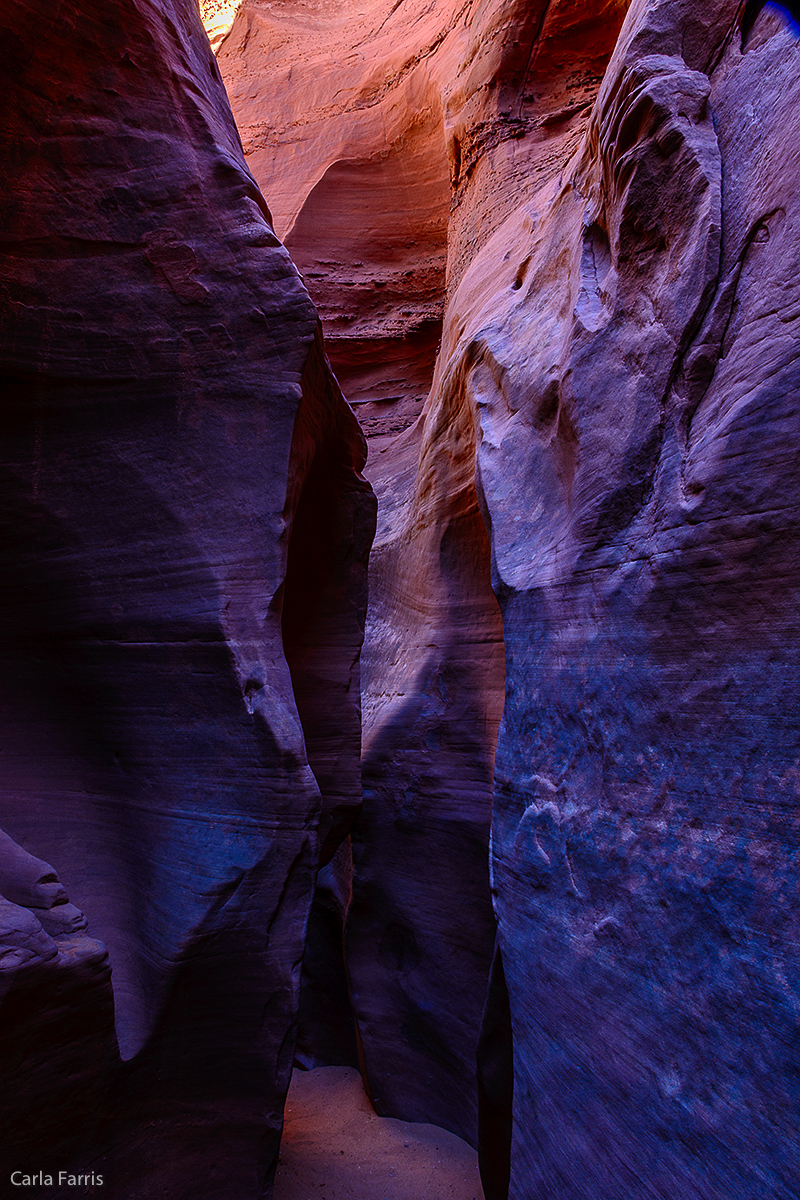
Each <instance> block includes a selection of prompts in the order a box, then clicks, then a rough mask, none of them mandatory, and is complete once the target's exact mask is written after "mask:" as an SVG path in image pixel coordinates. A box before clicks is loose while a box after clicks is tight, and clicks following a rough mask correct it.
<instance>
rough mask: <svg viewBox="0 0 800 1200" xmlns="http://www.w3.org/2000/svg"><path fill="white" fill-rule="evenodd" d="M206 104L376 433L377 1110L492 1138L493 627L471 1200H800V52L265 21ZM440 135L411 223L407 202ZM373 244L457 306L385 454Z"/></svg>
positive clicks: (388, 20) (683, 8) (478, 15)
mask: <svg viewBox="0 0 800 1200" xmlns="http://www.w3.org/2000/svg"><path fill="white" fill-rule="evenodd" d="M220 65H221V67H222V70H223V73H224V75H225V77H226V80H227V82H228V86H229V89H230V92H231V96H232V103H233V107H234V111H235V113H236V115H237V119H238V121H239V123H240V127H241V129H242V131H243V136H244V141H245V151H246V153H247V156H248V161H249V163H250V165H251V166H252V168H253V170H254V172H255V174H256V176H257V177H258V178H259V180H261V181H263V182H264V184H265V186H269V183H268V181H275V182H276V187H275V193H274V194H275V203H276V213H277V214H278V216H277V218H276V221H277V225H278V228H279V231H280V233H281V235H282V236H284V237H285V238H286V241H287V244H288V245H292V244H293V241H296V245H297V253H298V260H299V262H300V263H301V267H302V269H303V270H304V271H305V272H306V274H307V277H308V284H309V288H310V289H311V291H312V294H313V292H314V289H315V288H316V289H317V294H318V295H319V298H320V303H321V308H322V315H323V321H327V322H329V323H330V326H331V329H332V330H333V332H334V334H335V335H336V336H337V337H338V336H341V337H342V338H343V339H345V340H343V341H342V343H341V345H342V350H343V355H342V358H341V359H340V360H338V362H337V359H336V353H337V351H336V349H335V348H334V350H333V360H334V364H335V365H338V366H339V369H340V371H341V374H342V378H343V379H345V380H346V386H345V391H347V388H348V387H350V388H351V389H352V391H353V395H354V399H367V400H368V401H369V403H367V404H365V405H364V407H363V408H360V409H359V412H360V413H361V414H362V415H363V417H364V426H365V428H366V429H367V431H368V432H370V433H372V434H373V435H374V437H375V441H374V442H373V445H374V451H375V452H374V454H373V458H372V465H371V467H370V470H371V477H372V479H373V481H374V484H375V487H376V490H377V492H378V494H379V499H380V504H381V513H380V517H379V532H378V537H377V540H376V551H375V555H374V559H373V576H372V579H373V597H374V599H373V602H372V607H371V617H370V626H369V632H368V638H367V647H366V651H365V664H366V669H365V677H364V685H365V692H364V703H365V717H366V723H365V759H364V779H365V794H366V796H367V797H368V800H369V803H368V804H367V805H366V807H365V812H364V817H363V819H362V820H361V822H360V823H359V825H358V827H357V829H356V830H355V832H354V837H353V845H354V877H353V885H352V886H353V901H352V905H351V908H350V916H349V922H348V925H349V929H348V935H347V953H348V958H349V962H350V968H349V969H350V979H351V986H352V991H353V1001H354V1008H355V1012H356V1016H357V1019H358V1023H359V1027H360V1029H361V1031H362V1036H363V1054H364V1062H365V1065H366V1073H367V1077H368V1079H369V1081H370V1084H371V1087H372V1089H373V1094H374V1096H375V1099H376V1102H377V1103H378V1105H379V1108H380V1111H383V1112H393V1113H395V1114H396V1115H400V1116H403V1117H410V1116H416V1118H417V1119H423V1118H424V1119H433V1120H438V1121H440V1122H441V1123H443V1124H449V1127H450V1128H454V1129H457V1130H458V1131H459V1132H464V1131H465V1130H467V1131H468V1130H470V1129H473V1130H474V1117H475V1114H474V1102H473V1100H472V1098H470V1099H468V1100H465V1099H464V1095H463V1091H464V1090H465V1089H466V1087H467V1083H466V1081H467V1079H468V1071H469V1068H468V1052H467V1047H468V1046H474V1043H475V1040H476V1035H477V1029H476V1024H477V1022H476V1008H479V1007H480V1003H477V1002H476V1005H474V1006H472V1007H471V1006H470V1003H469V993H470V992H473V993H474V995H475V996H476V997H477V995H478V992H480V995H481V997H482V996H483V993H484V989H485V977H486V975H487V974H488V957H489V942H490V940H491V923H490V921H489V920H488V917H487V908H486V906H485V899H483V900H481V899H480V897H479V893H480V891H481V887H482V884H480V883H479V874H480V871H481V867H480V865H479V863H480V859H481V852H480V851H479V849H478V847H479V845H480V842H481V839H482V836H483V835H484V832H485V823H486V819H487V816H488V803H489V787H490V779H491V773H492V753H493V748H494V747H493V730H494V727H495V722H496V719H497V715H498V711H499V710H498V705H497V699H496V698H497V694H498V688H499V687H500V686H501V683H502V664H500V663H498V658H497V652H498V647H499V646H500V637H501V633H500V629H501V626H500V622H499V620H498V611H497V609H496V608H495V606H494V601H493V598H492V592H493V593H494V595H495V596H496V598H497V602H498V603H499V609H500V614H501V615H502V639H503V642H504V647H505V669H506V683H505V708H504V715H503V720H502V725H501V728H500V735H499V742H498V746H497V763H496V772H495V783H494V789H495V790H494V816H493V831H492V851H491V875H492V879H491V883H492V893H493V898H494V906H495V914H496V917H497V922H498V927H499V942H498V944H499V956H498V958H497V959H496V961H495V968H494V970H493V973H492V981H493V982H492V986H491V988H490V991H489V1000H488V1003H487V1006H486V1013H485V1023H484V1036H483V1038H482V1040H481V1047H480V1056H481V1063H482V1068H481V1071H482V1082H481V1095H482V1106H483V1131H484V1133H483V1138H482V1151H483V1155H484V1166H485V1175H484V1185H485V1188H486V1193H487V1197H492V1198H493V1197H501V1196H505V1195H508V1194H510V1195H511V1196H512V1197H514V1200H533V1198H534V1197H544V1196H547V1197H559V1198H560V1197H563V1198H564V1200H566V1198H567V1197H569V1198H570V1200H575V1198H576V1197H582V1198H585V1200H597V1198H598V1197H606V1196H625V1197H636V1198H639V1197H641V1198H644V1197H645V1196H646V1197H659V1198H661V1197H667V1196H672V1195H675V1194H679V1195H681V1196H685V1197H697V1200H700V1198H702V1200H710V1198H712V1197H713V1198H716V1197H719V1198H720V1200H721V1198H722V1197H729V1196H735V1197H747V1198H750V1197H753V1198H754V1197H756V1196H759V1195H763V1194H765V1193H766V1194H769V1195H770V1196H775V1197H781V1198H783V1197H785V1198H786V1200H788V1198H789V1197H790V1196H792V1195H794V1194H796V1192H797V1191H798V1188H799V1187H800V1178H799V1177H798V1169H799V1167H800V1163H799V1162H798V1149H799V1148H798V1136H797V1127H798V1100H800V1093H799V1092H798V1082H797V1074H796V1061H795V1059H796V1055H795V1051H794V1049H793V1047H795V1046H796V1042H797V1036H798V1027H797V995H798V983H800V979H799V978H798V961H797V953H796V946H797V940H798V930H797V878H796V807H797V764H798V762H800V721H798V714H797V700H796V696H797V689H798V657H797V620H798V618H797V612H798V607H797V601H798V583H799V580H798V568H797V561H798V545H797V537H798V526H797V505H798V482H797V479H798V476H797V455H798V439H799V438H800V422H798V399H797V396H798V384H799V383H800V380H798V368H797V365H796V361H797V354H798V346H799V345H800V341H799V338H798V333H799V332H800V331H798V328H797V313H798V311H800V310H799V309H798V304H797V295H796V291H797V284H796V281H797V278H798V249H797V247H798V236H797V234H798V230H797V223H798V221H799V220H800V211H798V205H797V200H796V192H797V173H798V169H799V168H798V164H797V162H796V161H795V160H796V155H795V151H794V146H795V144H796V143H797V129H796V126H797V124H798V121H800V55H799V52H798V43H797V40H796V37H795V33H794V31H793V29H792V27H791V26H790V25H789V23H788V21H787V18H786V16H785V15H784V14H783V13H782V12H781V11H780V10H778V9H777V8H776V7H775V6H772V5H769V6H767V7H762V6H761V5H759V4H750V5H743V4H742V5H739V4H734V3H730V2H724V0H713V2H709V3H707V4H705V5H702V6H698V5H693V4H689V3H683V2H682V0H678V2H676V0H670V2H669V3H667V2H666V0H633V3H632V4H631V5H630V6H628V4H626V3H624V2H620V3H614V2H612V0H609V2H606V3H604V2H602V0H596V2H595V0H591V2H584V3H575V2H573V0H551V2H550V3H544V2H542V3H537V4H533V5H521V4H520V5H515V4H513V3H507V4H501V3H489V4H484V5H480V6H473V5H465V6H463V7H462V8H459V7H458V6H457V5H456V4H455V3H453V4H447V5H437V6H423V5H422V4H420V5H416V4H415V3H413V0H412V2H411V3H407V4H403V5H400V6H390V5H389V4H384V5H381V4H378V3H363V4H360V5H356V4H349V3H348V4H342V5H337V6H335V7H331V6H326V7H325V8H324V9H322V8H317V7H312V6H309V5H302V6H301V5H288V6H285V5H284V6H281V7H280V9H274V8H272V7H271V6H270V5H268V4H266V3H263V4H262V3H261V2H260V0H245V3H244V4H243V6H242V8H241V10H240V12H239V14H238V16H237V18H236V21H235V22H234V24H233V27H232V29H231V32H230V34H229V35H228V37H227V39H226V40H225V41H224V42H223V43H222V45H221V48H220ZM434 128H435V129H436V133H435V136H434V135H432V134H431V133H430V132H429V131H431V130H433V129H434ZM426 131H428V132H426ZM425 138H427V139H428V141H427V142H426V143H425V145H426V150H425V165H424V167H422V166H420V167H418V169H417V174H416V176H414V177H413V178H414V179H416V182H417V191H416V193H415V190H414V187H413V186H412V187H411V188H410V189H409V188H408V187H407V181H408V178H409V176H408V175H407V174H406V175H404V176H403V180H402V182H401V181H400V178H399V166H398V167H397V171H395V166H396V164H399V163H400V162H401V161H403V162H406V163H408V164H411V163H412V162H415V161H418V159H416V158H415V153H416V152H415V151H414V150H413V149H411V148H410V147H412V146H414V145H417V146H422V145H423V142H424V139H425ZM404 156H405V157H404ZM354 164H360V167H361V174H360V175H359V176H358V178H359V179H360V180H361V182H362V184H363V186H362V187H361V189H360V190H359V189H358V187H357V186H356V185H355V184H354V183H353V180H354V178H355V174H354V172H355V168H354ZM393 172H395V173H394V175H393ZM279 175H280V177H281V183H280V184H277V179H278V176H279ZM445 176H446V178H447V179H448V180H449V190H450V203H449V215H447V223H446V233H445V234H444V235H442V233H441V232H438V233H436V235H435V236H434V226H435V221H434V218H435V214H436V213H437V212H438V211H440V210H439V208H438V207H437V205H438V202H437V203H434V201H433V199H432V197H433V195H434V181H438V182H436V184H435V186H436V188H439V187H440V186H441V180H442V179H443V178H444V177H445ZM354 193H355V195H354ZM437 194H438V193H437ZM323 199H324V201H325V205H326V209H325V212H326V220H323V219H322V218H321V216H319V214H320V212H321V207H320V206H321V204H322V201H323ZM417 201H418V203H417ZM406 213H407V217H406V216H405V214H406ZM387 214H391V216H392V224H391V229H392V237H393V238H396V240H395V241H392V240H391V239H386V240H385V242H384V244H385V245H386V247H387V248H391V250H392V254H393V255H396V256H400V248H399V247H398V244H397V243H398V241H399V232H398V231H399V229H400V226H401V217H402V219H403V220H407V226H406V227H407V228H408V230H409V231H410V232H409V237H408V245H407V246H406V247H405V250H404V251H403V253H402V255H401V256H400V261H401V263H402V267H403V271H408V272H410V274H409V275H408V276H407V278H408V280H409V281H410V282H409V285H408V289H409V290H408V295H409V297H417V296H421V295H422V294H423V292H424V289H425V287H427V284H428V281H430V280H435V287H436V289H438V290H437V295H438V301H439V303H440V304H441V306H442V308H441V312H442V314H443V332H442V340H441V346H440V349H439V352H438V357H437V358H436V360H435V369H434V372H433V376H432V380H431V388H430V394H429V397H428V400H427V402H426V403H425V405H424V411H423V413H422V415H421V417H420V418H419V420H418V421H417V422H416V423H415V424H414V425H413V426H412V427H409V428H408V429H406V430H405V431H403V430H399V432H398V434H397V435H395V436H393V437H391V436H390V435H391V434H392V431H393V430H394V429H397V427H398V426H400V425H404V424H405V423H406V421H407V420H409V419H410V418H411V417H412V416H413V411H414V410H413V408H412V407H411V405H410V404H409V400H410V399H412V400H414V402H415V403H416V399H415V398H416V396H417V390H416V388H417V384H416V379H417V378H418V377H417V376H415V375H414V373H413V372H411V371H409V372H407V374H406V375H405V378H406V379H407V381H408V382H407V385H404V386H403V387H395V386H394V385H392V392H391V394H392V395H395V394H396V395H397V396H398V397H399V399H397V400H396V401H393V402H392V407H390V406H389V405H384V408H383V409H382V410H381V409H379V408H378V407H376V404H377V402H378V401H379V399H380V398H379V397H378V395H377V391H374V390H373V391H369V392H368V391H365V390H364V388H365V387H367V386H369V387H372V384H369V383H368V381H367V376H366V375H365V374H364V373H359V371H356V369H355V367H354V363H355V359H354V358H353V357H348V356H349V355H350V347H351V346H352V345H353V344H354V342H352V341H351V342H349V343H348V342H347V341H346V338H347V337H348V336H349V335H348V334H347V333H346V329H347V328H353V329H355V333H354V334H353V339H359V345H369V346H370V347H371V350H370V356H371V362H372V364H373V365H374V364H376V363H377V362H379V361H380V362H382V363H384V366H385V370H384V372H383V375H382V377H383V378H384V380H388V379H389V378H392V379H394V378H395V374H396V373H397V364H398V363H401V362H402V356H401V355H400V353H399V346H400V344H401V342H403V340H404V339H407V338H408V337H410V336H411V326H410V325H409V326H406V327H403V326H402V324H397V325H394V326H393V329H394V330H396V332H395V333H392V337H393V338H394V341H393V342H392V349H391V350H389V349H388V346H387V343H386V342H385V341H382V339H384V338H385V337H386V336H387V330H388V328H389V325H388V321H389V300H391V297H392V295H393V292H392V291H391V290H390V288H392V287H393V286H394V283H393V282H392V279H390V278H389V275H388V271H387V270H386V268H385V266H384V265H383V263H381V264H380V266H379V255H377V254H374V253H373V252H372V250H370V249H369V247H370V246H371V245H372V244H373V243H372V242H371V240H370V239H371V237H372V235H373V233H374V234H375V237H376V238H377V237H378V231H379V230H380V229H381V227H382V222H384V221H385V220H386V215H387ZM423 226H424V229H425V231H426V232H425V233H423V232H422V229H423ZM437 228H438V227H437ZM437 245H438V246H439V247H440V253H441V252H442V250H443V249H445V248H446V265H445V270H444V278H442V276H441V274H440V275H439V276H434V275H433V274H432V271H433V268H434V264H435V263H436V254H435V247H436V246H437ZM393 261H398V259H397V257H395V259H394V260H393ZM365 278H366V279H368V280H369V279H371V280H372V281H373V283H374V285H375V286H374V290H373V292H372V293H368V292H367V291H366V289H365V282H364V281H365ZM425 294H427V293H425ZM384 297H386V298H387V300H386V305H387V306H386V307H384V308H382V307H381V306H382V305H384V299H383V298H384ZM398 310H399V312H400V315H401V316H402V314H403V312H404V309H403V308H402V306H401V305H399V304H398V305H396V306H395V308H394V309H393V310H392V319H393V314H394V313H397V311H398ZM407 311H408V313H409V317H408V318H407V319H408V320H409V321H412V320H413V319H414V317H413V313H414V311H415V310H414V307H413V306H412V304H411V303H410V302H409V304H408V306H407ZM348 323H349V324H348ZM416 362H417V366H420V365H422V364H423V363H425V364H426V370H430V368H431V365H433V363H432V360H431V359H430V358H429V359H423V358H422V357H419V358H417V360H416ZM416 369H417V368H415V370H416ZM374 374H376V375H377V374H378V372H375V373H374ZM412 381H413V382H412ZM383 395H384V396H387V395H388V393H387V392H384V393H383ZM381 413H384V414H385V416H383V417H382V418H381V420H380V421H378V420H377V419H376V418H377V417H378V416H379V415H380V414H381ZM392 414H395V415H394V416H393V415H392ZM405 414H408V415H407V416H406V415H405ZM479 513H480V516H482V518H483V520H482V522H481V521H480V520H479ZM484 529H485V530H486V533H484ZM487 538H488V540H487ZM489 568H490V570H491V586H490V582H489ZM437 705H440V706H441V707H440V708H437ZM471 831H474V835H475V842H474V845H475V858H474V862H473V864H472V866H471V867H470V866H469V865H468V858H469V856H468V854H467V852H466V851H467V846H468V845H470V838H471V836H472V833H471ZM434 834H435V836H434ZM439 834H441V835H442V840H441V841H437V837H438V836H439ZM450 834H452V837H450V836H449V835H450ZM451 872H452V874H451ZM434 946H435V947H437V951H436V953H435V954H429V953H428V949H429V947H434ZM462 950H464V951H466V950H468V951H469V954H470V955H472V956H473V959H472V962H471V964H470V965H467V964H466V957H467V956H466V955H465V954H464V955H462V954H461V951H462ZM432 959H433V960H435V961H431V960H432ZM445 996H446V999H445ZM442 1004H447V1005H448V1006H449V1007H448V1009H447V1012H448V1016H447V1020H446V1021H445V1020H444V1011H445V1010H444V1009H443V1008H442V1007H441V1005H442ZM425 1021H427V1026H426V1025H425ZM445 1024H446V1025H447V1031H446V1033H445V1034H444V1035H442V1030H443V1026H444V1025H445ZM423 1030H424V1031H425V1032H424V1033H423ZM401 1064H404V1066H401ZM411 1064H414V1066H413V1074H412V1073H406V1070H405V1068H406V1067H410V1066H411ZM398 1076H399V1078H398ZM423 1078H424V1080H425V1086H424V1089H420V1088H418V1086H417V1085H418V1081H419V1080H420V1079H423ZM456 1080H459V1081H461V1083H460V1085H457V1084H456V1083H455V1081H456ZM459 1088H461V1090H459ZM423 1090H424V1092H425V1094H424V1096H423V1095H421V1094H420V1093H421V1092H422V1091H423ZM432 1108H433V1109H435V1111H436V1115H435V1116H434V1115H432ZM413 1110H416V1111H413ZM468 1136H469V1134H468Z"/></svg>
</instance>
